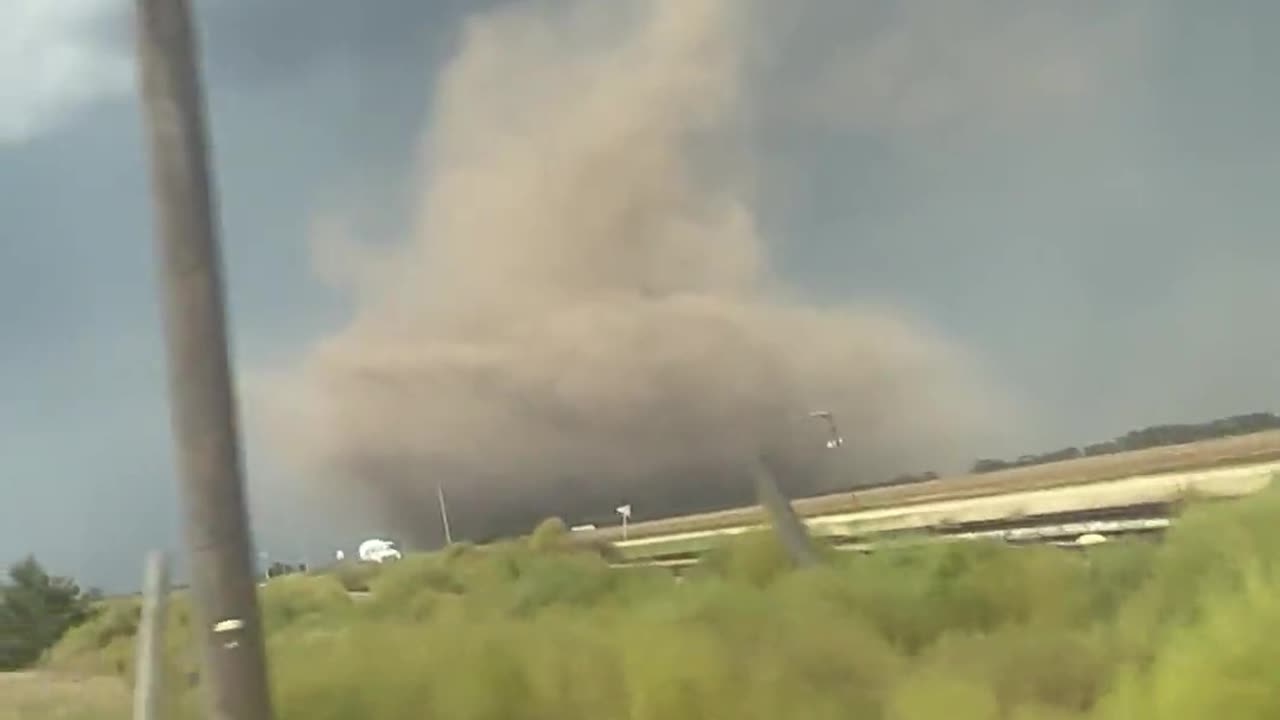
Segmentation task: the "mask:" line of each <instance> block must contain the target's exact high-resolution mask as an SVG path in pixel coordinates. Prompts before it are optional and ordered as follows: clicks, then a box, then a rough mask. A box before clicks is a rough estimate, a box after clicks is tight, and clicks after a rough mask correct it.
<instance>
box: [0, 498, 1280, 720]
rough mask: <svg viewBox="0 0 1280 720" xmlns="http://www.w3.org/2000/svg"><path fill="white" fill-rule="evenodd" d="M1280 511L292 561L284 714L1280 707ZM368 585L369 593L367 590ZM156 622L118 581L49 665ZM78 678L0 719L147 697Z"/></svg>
mask: <svg viewBox="0 0 1280 720" xmlns="http://www.w3.org/2000/svg"><path fill="white" fill-rule="evenodd" d="M1277 520H1280V492H1276V491H1268V492H1265V493H1264V494H1262V495H1260V496H1257V497H1254V498H1250V499H1247V500H1241V501H1234V502H1231V503H1222V504H1213V505H1205V506H1195V507H1192V508H1191V509H1190V510H1189V512H1188V514H1187V515H1186V516H1185V517H1184V518H1183V519H1182V520H1181V522H1180V523H1179V524H1178V525H1177V526H1176V527H1175V528H1174V529H1173V530H1172V531H1170V533H1169V534H1168V535H1167V536H1166V538H1165V540H1164V541H1163V542H1161V543H1154V542H1145V541H1133V542H1128V543H1124V542H1116V543H1112V544H1108V545H1102V546H1098V547H1096V548H1093V549H1090V550H1089V551H1088V552H1087V553H1084V552H1077V551H1067V550H1061V549H1056V548H1051V547H1043V546H1041V547H1024V548H1014V547H1009V546H1004V545H996V544H985V543H965V544H956V545H944V546H934V547H928V548H922V549H919V550H906V551H896V552H886V553H880V554H874V555H869V556H861V555H856V554H854V555H853V556H850V555H848V554H844V555H841V556H839V557H834V556H833V557H829V558H827V559H826V562H825V563H824V564H823V565H822V567H819V568H817V569H812V570H805V571H799V572H798V571H793V570H789V569H788V568H787V565H786V563H785V562H783V558H782V555H781V553H780V551H779V549H778V547H777V545H776V543H775V542H774V540H773V539H772V538H771V537H770V536H768V535H765V534H757V535H750V536H744V537H739V538H736V539H735V540H733V541H732V542H731V543H730V544H728V545H726V546H724V547H723V548H720V549H719V550H717V551H715V552H713V553H712V554H711V555H709V556H708V557H707V559H706V560H705V561H704V563H703V564H702V565H700V566H699V568H698V569H697V570H696V571H694V572H693V573H692V574H690V575H689V576H687V577H686V578H685V579H684V581H683V582H679V583H677V582H675V581H674V580H673V578H672V577H671V576H670V575H668V574H665V573H664V572H662V571H657V570H650V569H644V570H639V569H637V570H625V571H618V570H610V569H609V568H608V567H607V565H606V563H605V561H604V560H603V559H602V558H600V557H598V556H596V555H595V554H593V553H590V552H586V551H580V550H573V549H572V548H570V547H568V546H566V545H565V538H564V535H563V534H562V527H561V528H560V529H559V530H557V528H555V527H553V526H548V527H546V528H542V529H540V530H539V531H538V532H535V533H534V535H532V536H531V537H530V538H528V539H525V540H522V541H519V542H512V543H507V544H503V545H498V546H494V547H489V548H471V547H466V546H455V547H452V548H450V549H448V550H447V551H444V552H441V553H437V554H433V555H422V556H411V557H409V558H407V559H406V560H404V561H402V562H399V563H396V564H393V565H389V566H386V567H381V568H379V567H376V566H375V567H368V566H358V565H346V566H342V567H339V568H337V569H336V570H335V571H334V572H333V573H330V574H326V575H317V576H310V577H303V576H291V577H285V578H281V579H278V580H275V581H273V582H272V583H271V584H270V585H269V586H268V587H267V588H265V589H264V590H263V603H264V613H265V621H266V623H267V626H268V637H269V640H268V645H269V653H270V659H271V666H272V673H273V677H272V683H273V687H274V693H275V696H276V701H277V704H278V717H280V718H282V719H283V720H356V719H359V720H364V719H365V718H378V719H379V720H402V719H403V720H411V719H412V720H420V719H421V718H448V719H449V720H553V719H554V720H573V719H575V718H582V719H583V720H587V719H590V720H688V719H692V718H699V719H703V720H709V719H711V718H734V719H738V718H744V719H746V720H751V719H754V718H760V719H761V720H763V719H765V718H769V719H770V720H773V719H775V718H781V717H794V718H805V719H806V720H808V719H813V720H824V719H826V718H831V719H832V720H834V719H835V718H841V719H848V718H857V719H868V720H875V719H882V720H936V719H938V718H944V717H945V718H953V719H955V720H1071V719H1073V720H1130V719H1145V718H1150V719H1152V720H1191V719H1195V720H1202V719H1203V718H1212V717H1222V718H1231V720H1262V719H1264V718H1266V719H1268V720H1270V719H1272V718H1277V717H1280V693H1276V692H1275V688H1277V687H1280V645H1278V644H1276V643H1275V642H1274V641H1273V640H1272V639H1271V637H1270V635H1271V633H1270V629H1271V628H1273V627H1275V626H1276V624H1277V621H1280V523H1277ZM363 587H368V588H369V589H370V593H369V595H368V597H367V598H366V599H353V598H352V597H351V596H350V595H349V593H348V592H347V590H348V589H352V588H363ZM174 609H175V613H174V616H173V617H172V618H171V628H170V630H171V632H170V641H171V646H170V652H169V664H170V673H169V675H170V677H171V679H172V680H173V683H174V684H173V686H172V687H173V688H174V690H175V691H174V693H173V696H172V697H171V698H169V699H168V702H169V710H170V713H171V714H170V715H168V716H167V717H171V718H177V719H182V718H194V717H197V715H196V714H194V713H193V712H192V710H191V708H192V703H193V692H192V690H191V688H190V687H189V685H190V683H189V682H188V681H187V679H188V678H189V677H190V675H189V673H190V672H191V671H192V670H193V667H192V665H191V654H190V652H189V650H188V648H187V647H186V644H185V640H186V635H187V632H188V630H189V616H188V614H187V612H186V609H185V601H184V599H183V598H181V597H179V598H176V599H175V606H174ZM136 619H137V609H136V606H135V605H133V604H132V603H130V602H128V601H117V602H115V603H114V604H113V605H112V606H111V607H109V608H108V609H106V610H105V611H104V612H103V613H102V614H101V615H99V616H98V618H97V619H95V620H94V621H93V622H91V623H90V624H88V625H86V626H83V627H81V628H78V629H76V630H75V631H73V632H72V633H71V634H69V635H68V636H67V637H66V638H65V639H64V640H63V642H62V643H61V644H60V645H59V646H58V647H57V648H55V650H54V651H53V652H52V653H50V656H49V657H48V658H47V660H46V661H45V663H44V666H43V667H42V668H40V672H41V675H40V676H39V677H46V678H57V677H67V676H68V675H71V674H74V675H76V676H79V677H85V676H93V677H97V678H98V680H97V681H95V682H97V683H99V684H98V685H96V686H94V687H95V688H106V687H120V686H121V685H112V684H111V683H112V682H115V683H121V681H124V680H127V678H128V677H129V675H130V673H131V660H130V655H131V650H132V642H133V638H132V633H133V627H134V625H135V624H136ZM113 679H114V680H113ZM121 684H122V683H121ZM50 687H53V686H50ZM88 687H90V686H89V685H85V686H84V688H88ZM63 690H66V688H65V687H62V686H59V689H58V691H57V693H54V692H52V691H51V692H50V693H48V694H47V695H46V696H45V697H46V698H54V697H57V698H58V699H57V700H56V702H57V703H58V706H57V710H58V711H59V712H62V713H63V715H61V716H59V715H56V714H49V713H51V712H53V711H52V710H49V711H47V712H46V710H45V708H43V707H40V706H38V705H32V704H31V703H32V702H33V701H31V700H27V701H24V702H26V703H27V707H28V709H26V710H20V709H15V708H13V707H10V706H11V705H12V704H13V701H12V699H11V697H10V695H11V694H10V693H7V692H0V718H3V719H4V720H9V718H15V719H20V720H27V719H28V718H31V719H32V720H34V719H35V718H37V717H39V718H46V717H52V718H57V717H67V718H80V717H94V718H106V719H107V720H112V719H113V718H116V717H124V710H125V706H124V698H123V697H122V696H120V695H119V694H117V695H115V696H114V700H113V701H112V702H115V703H117V705H116V706H112V707H105V706H103V704H102V703H104V702H106V700H105V699H104V698H106V697H107V694H101V693H99V691H98V690H96V689H95V690H93V691H89V690H88V689H85V690H83V691H82V692H79V693H77V692H75V691H73V690H67V691H66V692H63ZM41 702H43V701H41ZM32 707H34V708H36V710H31V709H29V708H32ZM6 712H7V713H9V714H8V715H5V714H4V713H6ZM24 712H25V713H26V714H21V713H24ZM33 712H34V713H35V714H32V713H33ZM76 713H79V714H76Z"/></svg>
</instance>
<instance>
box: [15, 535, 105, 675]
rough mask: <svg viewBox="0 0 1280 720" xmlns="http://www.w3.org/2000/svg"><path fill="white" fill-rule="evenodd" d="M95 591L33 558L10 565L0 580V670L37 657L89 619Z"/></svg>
mask: <svg viewBox="0 0 1280 720" xmlns="http://www.w3.org/2000/svg"><path fill="white" fill-rule="evenodd" d="M95 597H96V593H93V592H90V593H85V592H82V591H81V590H80V586H79V585H77V584H76V583H75V582H74V581H72V580H71V579H70V578H64V577H57V576H53V575H50V574H48V573H47V572H45V570H44V568H43V567H41V565H40V563H38V562H36V559H35V558H34V557H28V558H27V559H25V560H23V561H21V562H19V563H17V564H16V565H14V566H12V567H11V568H9V580H8V582H4V583H0V670H16V669H19V668H23V667H26V666H28V665H31V664H32V663H34V662H36V661H37V660H39V659H40V656H41V655H42V654H43V653H44V651H45V650H48V649H49V648H50V647H53V644H54V643H56V642H57V641H58V639H59V638H61V637H62V635H63V633H65V632H66V631H67V630H69V629H71V628H72V627H75V626H76V625H79V624H80V623H83V622H84V621H85V620H88V619H89V617H90V615H91V614H92V608H93V603H94V599H95Z"/></svg>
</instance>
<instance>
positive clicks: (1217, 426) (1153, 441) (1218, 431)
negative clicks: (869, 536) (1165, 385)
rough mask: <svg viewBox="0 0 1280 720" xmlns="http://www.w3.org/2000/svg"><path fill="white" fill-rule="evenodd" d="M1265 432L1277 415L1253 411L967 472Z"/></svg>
mask: <svg viewBox="0 0 1280 720" xmlns="http://www.w3.org/2000/svg"><path fill="white" fill-rule="evenodd" d="M1267 430H1280V416H1277V415H1275V414H1273V413H1269V412H1255V413H1246V414H1244V415H1232V416H1230V417H1225V418H1220V419H1218V420H1211V421H1209V422H1204V423H1177V424H1166V425H1152V426H1150V427H1145V428H1142V429H1141V430H1131V431H1129V432H1127V433H1125V434H1124V435H1121V436H1119V437H1116V438H1114V439H1112V440H1107V441H1105V442H1099V443H1093V444H1092V445H1084V446H1080V447H1076V446H1072V447H1066V448H1062V449H1060V450H1054V451H1052V452H1046V453H1040V454H1038V455H1034V454H1033V455H1022V456H1020V457H1018V458H1016V459H1013V460H1002V459H999V458H981V459H979V460H976V461H975V462H974V463H973V466H972V467H970V468H969V472H971V473H979V474H980V473H989V472H996V471H997V470H1009V469H1011V468H1019V467H1030V466H1033V465H1047V464H1048V463H1055V462H1061V461H1063V460H1074V459H1076V458H1082V457H1094V456H1097V455H1113V454H1115V453H1123V452H1131V451H1134V450H1146V449H1148V448H1156V447H1167V446H1170V445H1182V444H1184V443H1192V442H1200V441H1202V440H1215V439H1218V438H1226V437H1235V436H1239V435H1250V434H1253V433H1258V432H1265V431H1267ZM937 478H938V474H937V473H935V472H923V473H914V474H911V473H905V474H902V475H898V476H897V477H895V478H893V479H892V480H889V481H888V482H885V483H881V485H905V484H909V483H916V482H925V481H927V480H936V479H937Z"/></svg>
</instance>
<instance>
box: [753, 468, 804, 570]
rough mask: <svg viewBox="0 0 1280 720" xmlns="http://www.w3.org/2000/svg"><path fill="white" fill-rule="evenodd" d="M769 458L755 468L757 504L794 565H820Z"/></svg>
mask: <svg viewBox="0 0 1280 720" xmlns="http://www.w3.org/2000/svg"><path fill="white" fill-rule="evenodd" d="M769 465H770V463H769V461H768V459H767V458H765V457H761V458H759V459H758V460H757V461H756V463H755V464H754V465H753V466H752V467H751V476H752V479H753V480H754V481H755V489H756V500H757V502H759V503H760V506H761V507H763V508H764V510H765V513H766V514H767V515H768V516H769V523H770V524H771V525H773V531H774V533H775V534H776V535H777V536H778V542H780V543H782V547H783V548H784V549H785V550H786V553H787V555H788V556H789V557H790V558H791V562H792V563H794V564H795V565H797V566H799V567H808V566H810V565H813V564H814V563H816V562H817V561H818V554H817V552H816V551H815V550H814V547H813V541H812V540H811V539H810V538H809V532H808V530H806V529H805V526H804V523H803V522H801V520H800V516H799V515H797V514H796V511H795V508H793V507H791V502H790V501H789V500H787V496H786V495H783V494H782V489H781V488H779V487H778V481H777V479H776V478H775V477H774V474H773V469H772V468H771V467H770V466H769Z"/></svg>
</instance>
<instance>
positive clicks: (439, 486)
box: [436, 483, 453, 545]
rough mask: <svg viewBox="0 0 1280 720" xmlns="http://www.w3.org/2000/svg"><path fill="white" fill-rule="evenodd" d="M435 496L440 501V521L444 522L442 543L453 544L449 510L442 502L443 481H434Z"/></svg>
mask: <svg viewBox="0 0 1280 720" xmlns="http://www.w3.org/2000/svg"><path fill="white" fill-rule="evenodd" d="M436 498H437V499H438V500H439V501H440V522H441V523H443V524H444V544H445V545H452V544H453V533H452V532H450V531H449V510H448V508H446V507H445V504H444V483H436Z"/></svg>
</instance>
